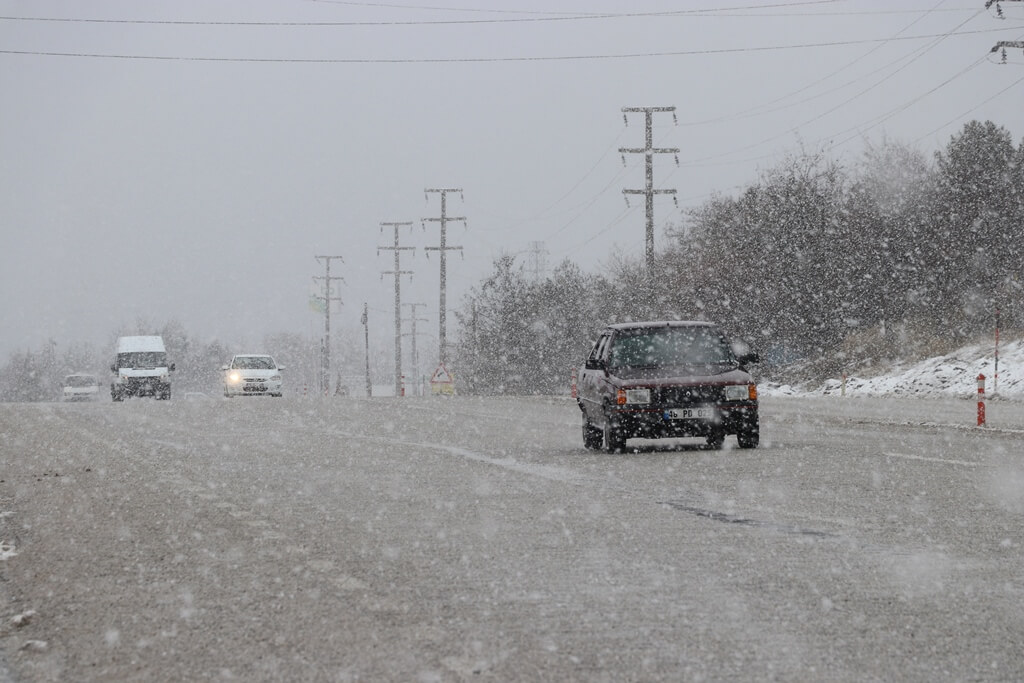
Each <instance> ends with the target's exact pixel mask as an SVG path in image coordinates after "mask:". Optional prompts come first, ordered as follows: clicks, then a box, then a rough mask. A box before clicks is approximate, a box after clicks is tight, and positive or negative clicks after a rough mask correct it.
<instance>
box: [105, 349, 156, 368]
mask: <svg viewBox="0 0 1024 683" xmlns="http://www.w3.org/2000/svg"><path fill="white" fill-rule="evenodd" d="M117 367H119V368H165V367H167V354H166V353H164V352H163V351H132V352H130V353H119V354H117Z"/></svg>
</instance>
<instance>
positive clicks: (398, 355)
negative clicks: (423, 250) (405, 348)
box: [377, 221, 416, 396]
mask: <svg viewBox="0 0 1024 683" xmlns="http://www.w3.org/2000/svg"><path fill="white" fill-rule="evenodd" d="M403 226H409V227H410V228H411V227H412V221H409V222H406V223H381V224H380V229H381V232H383V231H384V228H385V227H392V228H394V229H395V244H394V246H391V247H377V256H380V252H381V250H384V251H393V252H395V269H394V270H383V271H381V274H380V276H381V278H383V277H384V276H385V275H391V274H394V276H395V396H401V395H402V276H403V275H408V276H409V277H410V278H411V277H412V271H411V270H402V269H401V266H400V265H399V264H400V261H401V255H402V252H403V251H415V250H416V247H400V246H398V229H399V228H401V227H403Z"/></svg>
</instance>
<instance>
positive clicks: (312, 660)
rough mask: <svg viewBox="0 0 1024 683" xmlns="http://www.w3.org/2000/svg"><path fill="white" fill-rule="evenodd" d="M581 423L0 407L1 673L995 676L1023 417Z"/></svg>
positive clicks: (1008, 667)
mask: <svg viewBox="0 0 1024 683" xmlns="http://www.w3.org/2000/svg"><path fill="white" fill-rule="evenodd" d="M579 422H580V421H579V412H578V410H577V409H576V407H575V405H574V404H573V403H571V402H570V401H569V400H566V399H547V398H532V399H531V398H515V399H513V398H508V399H471V398H456V399H413V398H408V399H403V400H401V401H398V400H394V399H373V400H349V401H344V400H341V399H337V400H332V401H320V400H315V399H300V398H289V397H286V398H284V399H254V400H233V401H221V400H216V401H202V402H186V401H180V400H175V401H172V402H170V403H164V402H153V401H137V402H136V401H133V402H129V403H126V404H117V405H114V404H109V403H104V404H93V405H61V404H48V405H40V404H35V405H28V404H24V405H18V404H3V405H0V544H2V545H0V619H2V621H0V647H2V652H3V659H4V660H5V663H4V662H3V661H0V681H4V680H11V681H64V680H74V681H100V680H167V681H172V680H210V679H214V680H217V679H224V680H232V679H234V680H306V681H313V680H323V681H334V680H340V681H344V680H366V681H369V680H417V681H433V680H437V681H446V680H495V681H498V680H586V681H593V680H608V681H622V680H668V681H676V680H694V681H696V680H714V681H732V680H838V681H864V680H908V681H915V680H916V681H961V680H993V681H1005V680H1022V679H1024V654H1022V653H1024V405H1022V404H1016V403H1009V402H1005V403H993V404H992V405H990V406H989V422H990V427H989V428H987V429H985V430H979V429H976V428H974V427H973V426H972V425H973V423H974V413H973V404H972V403H971V402H970V401H957V400H934V401H918V402H913V401H908V400H903V401H896V400H880V399H870V400H869V399H861V400H851V399H839V398H816V399H806V398H786V399H782V398H768V399H765V400H763V402H762V444H763V445H762V448H759V449H757V450H754V451H740V450H733V449H732V448H731V447H732V446H734V443H735V442H734V439H732V438H730V439H729V440H727V449H726V450H724V451H721V452H712V451H706V450H702V449H698V448H695V447H685V448H683V449H681V450H667V449H663V448H658V449H653V448H645V449H641V451H640V452H633V453H628V454H619V455H609V454H607V453H593V452H588V451H585V450H584V449H583V448H582V443H581V438H580V433H579V432H580V429H579ZM630 443H631V444H635V443H636V442H630Z"/></svg>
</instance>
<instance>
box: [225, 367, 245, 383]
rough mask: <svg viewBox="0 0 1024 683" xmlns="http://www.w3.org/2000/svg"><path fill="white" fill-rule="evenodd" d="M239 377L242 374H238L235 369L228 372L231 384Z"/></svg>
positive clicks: (240, 377) (236, 381)
mask: <svg viewBox="0 0 1024 683" xmlns="http://www.w3.org/2000/svg"><path fill="white" fill-rule="evenodd" d="M240 379H242V376H241V375H240V374H238V371H237V370H234V371H232V372H229V373H228V381H229V382H231V383H232V384H237V383H238V380H240Z"/></svg>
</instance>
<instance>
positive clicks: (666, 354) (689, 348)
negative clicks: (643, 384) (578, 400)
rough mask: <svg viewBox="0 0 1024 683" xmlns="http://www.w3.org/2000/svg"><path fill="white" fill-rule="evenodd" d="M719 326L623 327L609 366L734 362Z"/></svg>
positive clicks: (609, 358) (616, 337) (614, 341)
mask: <svg viewBox="0 0 1024 683" xmlns="http://www.w3.org/2000/svg"><path fill="white" fill-rule="evenodd" d="M734 362H735V358H734V357H733V354H732V350H731V349H730V348H729V345H728V344H727V343H726V342H725V340H723V339H722V337H721V335H720V334H719V332H718V330H715V329H713V328H708V327H658V328H646V329H637V330H625V331H623V332H620V333H619V334H617V335H616V336H615V339H614V340H613V341H612V347H611V351H610V353H609V356H608V365H609V366H610V367H657V366H661V365H716V364H722V363H734Z"/></svg>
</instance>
